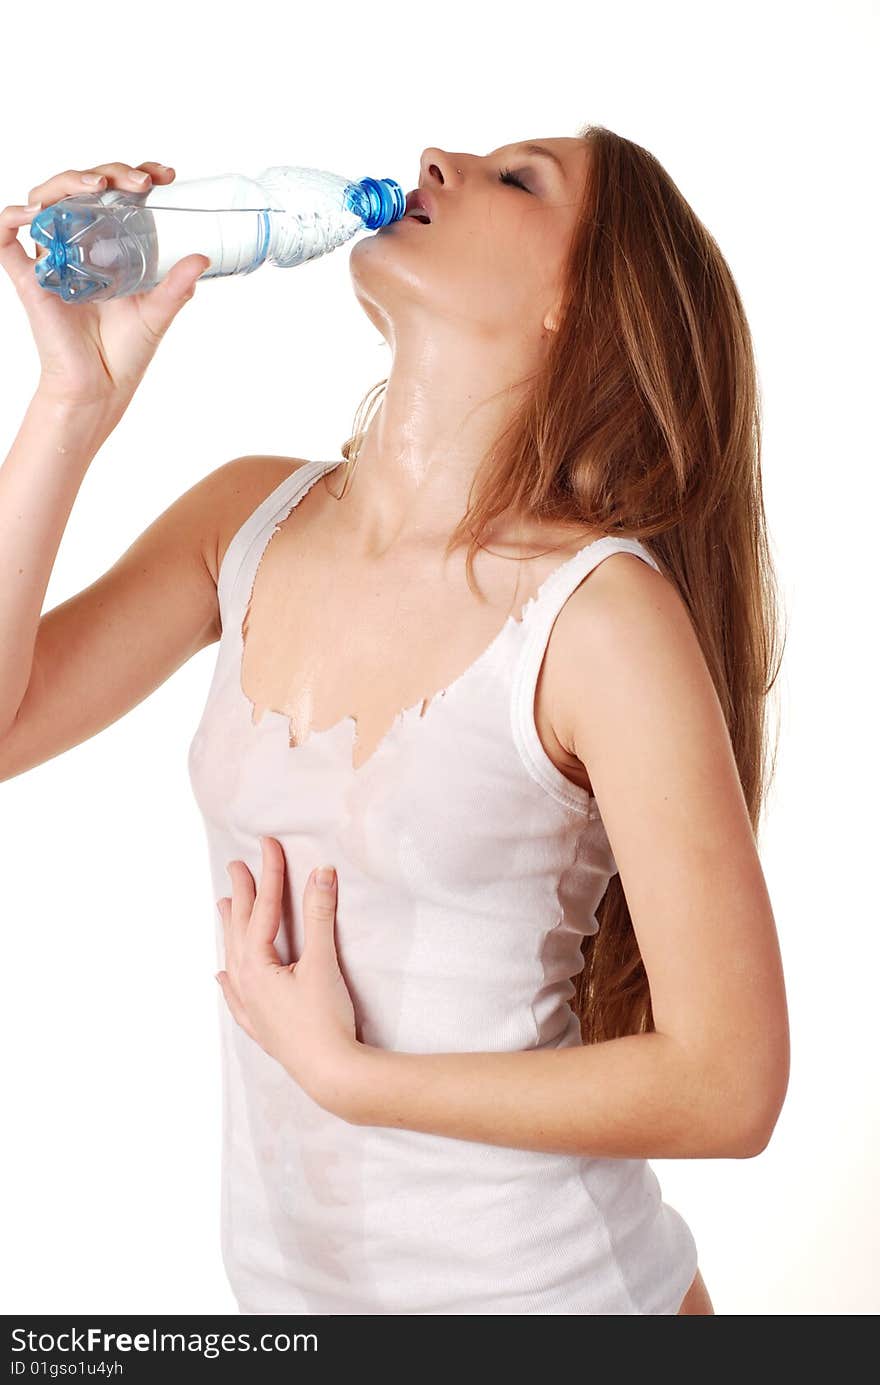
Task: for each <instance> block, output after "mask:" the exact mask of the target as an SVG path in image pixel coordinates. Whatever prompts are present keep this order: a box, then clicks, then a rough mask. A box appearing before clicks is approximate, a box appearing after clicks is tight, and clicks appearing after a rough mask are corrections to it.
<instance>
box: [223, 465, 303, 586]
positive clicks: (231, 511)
mask: <svg viewBox="0 0 880 1385" xmlns="http://www.w3.org/2000/svg"><path fill="white" fill-rule="evenodd" d="M307 461H308V458H305V457H280V456H278V457H276V456H269V455H264V454H259V453H254V454H251V455H248V456H244V457H234V458H233V459H232V461H230V462H226V463H224V465H223V466H219V467H217V469H216V471H213V472H211V474H210V477H209V478H207V483H208V485H209V487H210V490H211V493H212V503H211V505H210V507H209V510H210V521H209V523H210V533H208V534H206V536H205V562H206V564H207V566H208V568H209V570H210V572H211V576H212V577H213V579H214V582H215V584H216V582H217V576H218V573H219V572H220V566H221V564H222V562H223V557H224V554H225V553H226V550H227V548H228V547H229V544H230V542H231V541H232V538H233V536H234V535H235V534H236V533H237V532H238V530H239V529H240V528H241V526H242V525H243V524H244V522H245V520H246V519H247V518H248V516H249V515H251V514H253V512H254V510H256V509H257V507H258V506H259V505H261V504H262V503H263V501H264V500H265V499H266V497H267V496H268V495H271V494H272V491H273V490H275V489H276V487H278V486H280V485H281V483H282V481H285V480H286V479H287V477H288V476H289V475H290V474H291V472H292V471H295V470H296V469H297V468H298V467H301V466H305V465H306V464H307Z"/></svg>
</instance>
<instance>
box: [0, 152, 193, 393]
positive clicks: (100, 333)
mask: <svg viewBox="0 0 880 1385" xmlns="http://www.w3.org/2000/svg"><path fill="white" fill-rule="evenodd" d="M139 174H140V175H143V174H146V175H147V176H146V177H145V178H144V177H143V176H140V177H139V176H138V175H139ZM173 179H174V170H173V169H172V168H166V167H165V166H164V165H163V164H160V163H153V162H145V163H144V164H142V165H139V166H138V167H137V168H135V167H133V166H132V165H130V164H124V163H106V164H97V165H96V166H95V167H94V168H92V169H67V170H66V172H64V173H58V174H56V175H55V176H54V177H52V178H49V179H47V180H46V182H44V183H40V184H38V185H37V186H36V187H34V188H32V189H31V191H30V193H29V194H28V202H27V204H25V205H21V206H8V207H4V209H3V210H2V211H0V266H2V268H3V269H5V271H6V273H7V274H8V275H9V277H10V279H11V280H12V282H13V285H14V286H15V290H16V292H17V294H18V296H19V298H20V299H21V301H22V303H23V304H24V309H25V312H26V313H27V315H28V320H29V322H30V326H31V331H32V333H33V336H34V340H35V341H36V344H37V351H38V353H39V357H40V366H41V374H40V383H39V388H38V393H39V394H40V395H41V396H45V397H47V398H50V399H52V400H56V401H58V402H63V403H65V404H71V405H79V404H88V405H96V404H97V405H101V406H106V408H107V410H108V413H110V414H112V415H114V416H116V417H117V418H118V417H119V416H120V415H121V413H122V412H123V411H124V410H125V408H126V407H127V406H128V404H129V402H130V400H131V397H132V395H133V394H134V392H135V390H136V389H137V387H138V385H139V384H140V382H141V380H142V379H143V376H144V374H145V372H146V369H147V366H148V365H149V363H150V361H151V360H152V358H153V356H154V355H155V352H156V349H157V347H158V345H159V342H160V341H161V340H162V338H163V336H164V335H165V332H166V331H167V329H168V327H169V326H170V325H171V323H172V322H173V320H174V318H175V317H176V316H177V313H178V312H179V311H180V309H181V308H182V307H183V305H184V303H186V302H188V301H189V299H190V298H192V296H193V294H194V293H195V286H196V282H197V280H198V278H199V276H200V275H201V274H202V273H204V271H205V270H206V269H207V268H208V267H209V266H210V263H211V261H210V260H209V258H208V257H207V256H206V255H200V254H192V255H186V256H184V258H183V259H181V260H178V261H177V263H176V264H175V265H173V266H172V268H171V269H170V270H169V271H168V273H167V274H166V275H165V277H164V278H163V279H162V281H161V282H160V283H159V284H157V285H156V287H155V288H153V289H151V290H150V291H149V292H147V293H135V294H130V295H128V296H126V297H122V298H112V299H108V300H106V301H104V302H97V303H88V302H83V303H77V304H75V305H72V304H66V303H63V302H61V301H60V299H59V298H58V297H57V296H56V295H55V294H53V293H47V292H46V290H45V289H44V288H42V287H41V286H40V284H39V282H38V280H37V277H36V275H35V273H34V264H35V260H34V259H33V258H32V257H31V256H30V255H28V254H27V252H26V251H25V249H24V247H23V246H22V245H21V244H20V242H19V241H18V239H17V233H18V232H19V230H20V229H21V227H22V226H25V225H29V224H30V222H31V221H32V220H33V218H34V217H35V216H36V214H37V212H38V210H39V209H40V207H47V206H50V205H51V204H52V203H53V202H58V201H60V200H61V199H62V198H63V197H69V196H72V195H73V194H75V193H79V194H80V195H82V193H83V192H94V193H99V192H105V191H107V189H108V188H118V189H120V190H122V191H123V192H131V193H142V192H145V191H148V190H149V189H150V188H151V187H153V186H156V185H160V184H167V183H170V182H172V181H173Z"/></svg>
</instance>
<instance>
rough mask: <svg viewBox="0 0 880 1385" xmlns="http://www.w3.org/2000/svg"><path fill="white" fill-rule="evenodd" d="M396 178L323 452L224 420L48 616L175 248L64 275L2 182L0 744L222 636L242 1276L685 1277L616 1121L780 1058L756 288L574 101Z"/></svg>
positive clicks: (226, 934)
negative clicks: (368, 345) (247, 438)
mask: <svg viewBox="0 0 880 1385" xmlns="http://www.w3.org/2000/svg"><path fill="white" fill-rule="evenodd" d="M145 170H146V171H147V172H148V173H150V174H151V175H152V177H153V180H154V181H155V182H164V181H168V180H170V178H171V177H172V176H173V171H171V170H165V169H163V168H162V167H161V166H160V165H157V164H149V165H145ZM93 172H94V173H95V174H97V175H99V176H102V177H103V180H104V182H105V184H106V185H114V186H131V183H130V181H129V180H130V178H131V176H132V170H131V169H130V168H129V167H128V166H126V165H121V164H107V165H101V166H100V167H98V168H96V169H95V170H93ZM78 185H79V184H78V175H75V174H74V173H72V172H68V173H65V174H62V175H59V177H58V178H55V179H52V180H50V181H49V182H48V183H47V184H44V185H41V186H40V187H38V188H35V189H34V190H32V192H31V195H30V199H29V200H30V201H31V202H34V201H40V202H42V203H44V204H45V203H46V202H48V201H50V200H55V199H57V197H59V196H62V195H64V194H65V193H66V192H68V191H72V190H73V189H74V188H75V187H76V186H78ZM408 205H409V209H410V213H411V215H408V216H407V217H406V218H405V219H403V220H401V221H399V222H397V223H394V224H392V225H391V226H388V227H386V228H385V229H384V230H382V231H381V232H379V233H377V234H376V235H374V236H371V237H367V238H363V239H361V240H360V241H358V242H357V243H356V244H355V245H354V246H353V248H352V252H351V258H350V267H351V272H352V278H353V282H354V286H355V291H356V294H357V297H358V300H359V301H360V303H361V305H362V307H363V308H364V310H365V312H366V313H367V314H368V316H369V317H370V319H371V321H372V322H374V323H375V325H376V326H377V327H378V329H379V330H380V331H381V332H382V334H383V336H384V337H385V339H386V340H387V342H388V344H389V345H390V346H391V348H392V366H391V370H390V373H389V376H388V379H387V381H385V382H384V385H385V388H384V393H383V394H382V396H381V401H380V402H381V407H380V408H379V409H377V410H374V411H373V412H372V414H371V415H369V416H368V411H367V408H366V406H367V405H368V403H369V400H370V396H368V397H367V400H365V401H364V406H362V409H361V410H360V411H359V415H358V418H357V420H356V426H355V431H354V434H353V436H352V437H351V438H349V439H348V442H347V443H346V444H345V446H344V447H343V460H344V465H343V462H342V461H339V460H336V461H331V462H316V461H306V460H303V459H298V458H297V459H292V458H279V457H274V458H273V457H243V458H237V459H235V460H234V461H233V462H230V463H228V464H227V465H226V466H224V467H221V468H219V469H218V470H217V471H215V472H214V473H212V475H211V476H209V477H207V478H206V479H205V480H204V481H202V482H200V483H199V484H198V485H197V486H195V487H193V488H192V490H190V491H189V492H187V494H186V495H184V496H182V497H181V498H180V499H179V500H178V501H177V502H176V503H175V504H174V505H173V506H171V507H170V509H169V510H168V511H166V512H165V514H164V515H162V516H160V517H159V519H157V520H156V521H155V523H154V524H153V525H152V526H151V527H150V528H149V529H148V530H147V531H146V532H145V533H144V534H143V535H142V536H141V538H140V539H139V540H138V541H137V543H136V544H134V545H133V546H132V548H131V549H130V550H129V551H128V553H127V554H125V555H123V557H122V558H121V559H120V561H119V562H118V563H117V564H116V566H115V567H114V568H113V569H111V570H110V572H108V573H107V574H106V575H105V576H104V577H103V578H102V579H101V580H100V581H99V582H97V583H95V584H94V586H93V587H91V588H88V589H87V590H86V591H84V592H83V593H81V594H80V595H79V596H77V597H76V598H74V599H73V600H72V601H69V602H67V603H65V604H64V605H63V606H61V607H58V608H57V609H56V610H55V611H51V612H49V613H48V614H47V615H45V616H43V617H42V619H40V610H41V606H42V600H43V597H44V594H45V589H46V583H47V581H48V577H49V573H50V571H51V566H52V562H53V561H54V556H55V551H56V548H57V544H58V541H59V540H60V536H61V533H62V532H63V528H64V524H65V522H66V520H67V516H68V514H69V510H70V506H71V505H72V501H73V497H74V495H75V493H76V488H77V485H78V483H79V480H80V479H81V477H82V474H83V471H84V468H85V467H86V466H87V465H88V462H89V461H90V460H91V457H92V456H94V455H95V452H96V451H97V450H98V448H99V447H100V445H101V442H102V441H103V440H104V438H105V437H106V436H107V435H108V434H109V432H110V431H112V428H113V427H114V426H115V423H116V421H118V418H119V417H120V416H121V414H122V412H123V411H124V409H125V407H126V405H127V402H128V400H129V399H130V397H131V394H132V393H133V391H134V389H135V388H136V387H137V383H138V381H139V379H140V378H141V376H142V374H143V371H144V370H145V368H146V365H147V364H148V361H149V359H150V358H151V355H152V353H153V352H154V351H155V347H156V345H157V344H158V341H159V340H160V339H161V336H162V335H163V333H164V331H165V330H167V326H168V325H169V323H170V321H171V320H172V318H173V316H174V314H175V313H176V311H178V310H179V308H180V306H181V305H182V303H183V302H184V301H186V300H187V299H188V298H189V297H191V296H192V293H193V291H194V286H195V279H196V277H197V272H200V271H201V270H202V269H203V268H204V267H205V265H204V257H199V256H189V257H187V259H186V260H183V261H180V262H179V263H178V265H176V266H175V267H174V269H173V270H172V271H171V273H170V274H169V276H168V278H167V279H166V281H165V282H164V283H163V284H160V285H158V286H157V287H156V288H155V289H154V290H153V291H152V292H151V293H149V294H147V295H142V296H139V297H138V298H135V299H130V300H117V301H115V302H110V303H108V304H106V305H98V306H96V307H95V308H86V309H84V310H83V311H81V312H80V313H77V314H72V313H69V312H68V311H67V310H66V309H65V308H64V307H63V306H62V305H58V304H57V303H56V302H55V301H54V300H53V299H52V297H51V296H50V295H46V294H42V296H41V293H40V291H39V290H38V289H35V286H34V281H33V267H32V262H31V261H30V259H29V257H28V256H27V255H26V254H25V252H24V250H23V249H22V248H21V247H20V246H19V245H18V244H17V242H16V241H15V239H14V236H15V228H16V227H17V226H20V225H21V224H22V222H23V221H24V220H26V219H27V217H28V215H33V212H32V210H30V209H23V208H14V207H13V208H8V209H7V210H6V211H5V212H4V213H3V215H2V227H3V231H2V244H0V256H2V263H3V265H4V267H5V268H6V269H7V271H8V272H9V273H10V275H11V276H12V278H13V281H14V283H15V286H16V288H17V290H18V292H19V294H20V296H21V298H22V300H23V302H24V304H25V308H26V310H27V312H28V315H29V318H30V321H31V324H32V326H33V327H34V329H35V335H36V338H37V342H38V347H39V349H40V353H41V361H42V374H41V380H40V387H39V389H38V391H37V393H36V395H35V398H34V400H33V401H32V403H31V406H30V408H29V410H28V414H27V416H26V419H25V422H24V424H23V426H22V430H21V431H20V433H19V435H18V437H17V439H16V441H15V444H14V446H13V449H12V452H11V453H10V456H9V458H8V459H7V461H6V463H5V465H4V467H3V469H2V471H0V516H2V523H3V525H4V526H5V528H4V530H3V534H2V539H3V543H2V549H3V551H4V552H5V553H7V554H8V555H9V556H8V558H7V563H8V564H9V568H10V571H12V572H17V571H18V570H19V569H21V570H22V574H21V576H20V577H19V578H18V579H17V581H16V582H15V583H12V582H9V583H6V584H3V585H4V594H3V597H2V600H3V602H4V603H5V604H4V606H3V614H2V620H3V636H4V638H3V640H2V647H3V649H4V651H7V653H5V654H4V658H5V659H6V660H7V663H6V666H5V668H4V671H3V672H4V676H3V680H2V683H3V697H4V699H5V703H4V706H3V708H2V713H3V715H2V719H0V725H4V726H5V727H6V728H7V730H6V733H5V735H4V736H3V738H2V742H0V745H2V768H3V772H4V775H5V777H9V776H10V775H13V774H18V773H21V772H23V771H24V770H25V769H27V768H30V767H31V766H32V765H35V764H38V763H40V762H41V761H43V760H45V759H47V758H49V757H50V756H52V755H55V754H58V753H59V752H60V751H61V750H63V749H66V748H67V747H69V746H71V745H73V744H76V743H78V742H80V741H81V740H83V739H85V737H86V736H89V735H93V734H95V733H96V732H97V731H99V730H100V729H102V728H103V727H104V726H106V725H108V724H109V723H110V722H112V721H113V720H115V719H116V718H117V717H118V716H120V715H122V714H123V712H124V711H126V710H127V709H128V708H129V707H131V706H134V705H135V704H136V703H137V702H139V701H140V700H141V699H142V698H143V697H144V696H145V695H146V694H147V693H148V692H149V691H151V690H152V689H153V688H155V687H156V686H157V685H158V684H159V683H160V682H161V681H162V680H163V679H164V678H166V677H167V676H168V675H169V674H170V673H171V672H172V671H173V669H175V668H177V667H178V666H179V665H180V664H181V663H182V662H183V660H184V659H185V658H187V657H188V656H189V655H191V654H193V653H195V652H196V651H197V650H199V649H201V648H203V647H204V646H205V645H206V644H208V643H210V642H211V641H213V640H218V639H219V641H220V647H219V651H218V657H217V662H216V666H215V670H214V676H213V679H212V683H211V687H210V689H209V692H208V696H207V702H206V706H205V709H204V713H203V716H202V718H201V721H200V723H199V726H198V727H197V729H196V732H195V736H194V738H193V741H192V744H191V747H190V756H189V766H190V773H191V778H192V784H193V789H194V792H195V794H196V798H197V800H198V803H199V806H200V808H201V810H202V812H203V814H204V818H205V824H206V830H207V837H208V846H209V854H210V861H211V870H212V879H213V884H214V893H215V898H216V900H217V904H218V911H219V919H218V921H217V924H216V928H217V948H218V950H217V955H218V959H219V962H220V968H221V970H220V971H219V972H218V981H219V982H220V984H221V986H222V991H223V1001H224V1002H225V1003H224V1004H223V1005H222V1008H221V1020H222V1039H223V1071H224V1131H223V1133H224V1180H223V1199H222V1201H223V1206H222V1215H223V1256H224V1263H225V1266H226V1269H227V1273H228V1275H229V1279H230V1283H231V1285H232V1288H233V1291H234V1293H235V1296H236V1300H237V1303H238V1306H239V1308H240V1310H241V1311H242V1312H243V1313H260V1314H262V1313H273V1312H274V1313H278V1312H281V1313H296V1312H307V1313H320V1314H363V1313H369V1314H402V1313H403V1314H413V1313H415V1314H512V1313H515V1314H529V1313H532V1314H548V1313H560V1314H561V1313H565V1314H568V1313H571V1314H604V1313H609V1314H617V1313H622V1314H652V1313H657V1314H672V1313H698V1314H700V1313H703V1314H709V1313H712V1312H713V1311H714V1310H713V1307H712V1304H711V1301H710V1299H709V1296H708V1294H707V1292H706V1288H705V1285H704V1284H703V1281H702V1277H701V1275H700V1273H699V1271H698V1269H697V1249H696V1243H695V1240H694V1237H693V1235H692V1234H691V1231H690V1229H689V1227H688V1226H687V1225H686V1223H685V1222H684V1221H683V1219H682V1218H681V1217H680V1216H679V1215H678V1213H677V1212H675V1211H674V1209H673V1208H671V1207H670V1206H668V1204H666V1203H665V1202H663V1200H662V1198H661V1195H660V1188H659V1183H658V1181H657V1178H656V1176H655V1175H654V1173H653V1171H652V1169H651V1167H650V1164H649V1163H648V1162H647V1161H648V1160H649V1159H650V1158H663V1157H674V1158H688V1157H694V1158H698V1157H750V1156H753V1155H755V1154H757V1153H759V1152H760V1151H761V1150H762V1149H763V1148H764V1147H765V1146H766V1144H767V1141H768V1140H769V1138H770V1135H771V1132H772V1130H773V1128H774V1125H775V1122H776V1119H777V1117H778V1114H779V1110H780V1108H781V1105H782V1102H783V1099H784V1094H785V1089H786V1085H787V1078H788V1026H787V1015H786V1003H785V993H784V985H783V977H782V970H781V963H780V958H779V950H778V943H777V939H776V931H775V925H774V920H773V914H772V909H771V907H770V902H769V899H768V897H767V891H766V886H765V882H764V878H763V874H762V871H761V867H760V862H759V859H758V855H757V850H756V842H755V830H756V825H757V818H758V814H759V809H760V805H761V800H762V795H763V793H764V791H765V788H766V773H765V765H764V758H763V756H764V749H765V739H766V738H765V698H766V694H767V692H768V691H769V688H770V686H771V685H772V681H773V674H772V670H771V665H772V662H773V658H774V655H775V653H776V643H775V641H776V637H777V627H776V617H775V603H774V587H773V580H772V577H773V574H772V567H771V564H770V561H769V556H768V548H767V539H766V531H765V525H764V517H763V509H762V503H761V490H760V472H759V453H760V448H759V427H758V423H759V420H758V408H757V384H756V379H755V369H754V363H753V360H752V355H751V348H750V340H749V333H748V328H747V324H746V320H745V317H744V314H743V310H742V307H741V304H740V301H739V297H738V295H737V292H736V288H735V286H734V283H733V280H732V277H731V275H730V272H729V270H728V268H727V266H726V264H725V262H724V260H723V258H722V256H721V255H720V253H719V251H718V249H717V247H716V246H715V243H714V241H713V240H712V239H711V237H710V236H709V235H708V233H707V232H706V230H705V229H704V228H703V227H702V225H701V224H700V222H699V220H698V219H697V218H696V216H695V215H694V213H693V212H692V211H691V210H690V208H689V207H688V206H687V204H686V203H685V202H684V199H683V198H682V197H681V194H680V193H679V192H678V190H677V189H676V188H675V186H674V184H673V183H672V181H671V179H670V178H669V176H668V175H667V174H666V173H665V172H664V170H663V169H662V168H661V167H660V166H659V164H658V163H657V161H656V160H655V159H654V158H653V157H652V156H651V155H650V154H648V153H647V152H646V151H645V150H643V149H641V148H640V147H639V146H637V145H635V144H633V143H631V142H630V141H627V140H625V139H622V138H620V137H619V136H617V135H615V134H613V133H612V132H610V131H608V130H605V129H603V128H601V127H587V128H586V129H584V130H583V131H581V132H580V134H579V135H578V136H576V137H573V138H556V139H549V140H542V141H541V142H540V144H539V145H534V144H531V143H516V144H512V145H509V146H504V147H503V148H501V149H498V150H496V151H494V152H493V153H491V154H488V155H485V156H479V155H470V154H457V155H451V154H448V153H446V152H445V151H443V150H440V149H434V148H431V149H427V150H425V151H424V153H423V155H422V160H421V175H420V179H419V186H418V189H416V190H414V193H413V194H410V197H409V199H408ZM44 300H46V301H44ZM374 402H377V401H375V400H374ZM61 453H63V460H60V459H59V454H61ZM270 540H271V542H270ZM463 550H464V557H465V561H464V562H462V552H463ZM13 564H15V566H12V565H13ZM587 579H589V580H587ZM171 591H173V592H174V601H173V602H169V599H168V597H169V592H171ZM120 630H122V631H128V632H134V631H136V632H137V640H135V639H134V638H127V639H122V640H119V639H118V634H119V631H120ZM600 807H601V812H600ZM322 864H324V865H329V866H331V867H335V877H334V873H333V872H332V871H331V872H330V876H331V879H330V884H329V887H326V888H324V887H322V886H321V885H319V883H318V881H317V879H316V871H315V870H313V868H316V867H318V866H319V865H322Z"/></svg>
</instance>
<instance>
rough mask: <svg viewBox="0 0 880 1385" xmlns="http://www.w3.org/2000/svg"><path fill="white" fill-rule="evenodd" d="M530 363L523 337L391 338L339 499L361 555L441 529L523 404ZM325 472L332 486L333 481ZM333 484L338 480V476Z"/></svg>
mask: <svg viewBox="0 0 880 1385" xmlns="http://www.w3.org/2000/svg"><path fill="white" fill-rule="evenodd" d="M533 368H534V366H533V364H532V363H530V362H528V361H526V362H524V360H523V352H522V346H521V344H518V349H517V351H516V352H514V351H513V350H511V351H510V352H509V353H508V354H507V355H506V356H505V354H504V351H503V347H501V348H499V345H498V343H496V342H493V343H488V344H486V345H485V346H484V347H483V348H481V349H479V350H474V349H470V350H462V349H460V343H458V347H456V344H454V343H452V342H447V343H446V345H445V346H444V344H443V343H442V342H441V341H439V340H438V338H437V337H436V335H435V336H433V337H432V338H431V340H430V341H427V342H426V341H425V339H424V336H422V337H421V338H420V339H419V341H418V343H415V342H413V343H412V344H409V343H408V342H407V340H406V339H405V338H404V339H403V340H400V339H399V340H397V341H396V342H395V352H394V360H393V364H392V368H391V372H390V374H389V377H388V383H387V385H386V387H385V392H384V394H383V396H382V399H381V403H380V405H379V407H378V409H377V411H376V413H375V415H374V416H373V418H372V420H371V422H370V425H369V428H368V430H367V433H366V436H365V437H364V440H363V444H362V446H361V450H360V454H359V457H358V461H357V465H356V467H355V469H354V474H353V476H352V480H351V486H350V489H349V490H348V491H347V493H346V496H345V499H344V500H343V502H342V503H343V505H345V506H346V507H347V509H348V515H347V522H348V523H349V524H350V526H351V527H350V529H349V541H350V544H352V545H353V546H354V547H355V549H356V550H357V551H359V552H360V553H362V554H363V555H364V556H367V557H377V556H380V555H381V554H383V553H384V552H386V551H387V550H388V549H390V548H391V547H393V546H395V545H398V544H401V543H402V544H404V545H405V544H406V543H407V542H410V541H411V542H416V543H425V542H428V541H431V540H432V539H433V540H443V539H445V538H447V537H448V536H449V534H450V533H451V532H452V530H453V529H454V528H455V526H456V524H458V522H459V520H460V519H461V517H462V515H463V514H464V513H465V511H466V509H467V503H468V494H469V491H470V487H471V484H472V482H473V479H474V476H475V474H476V472H477V469H478V467H479V465H480V463H481V462H482V460H483V458H484V457H485V456H486V455H487V453H488V451H489V449H490V447H491V446H492V444H493V442H494V441H495V439H496V437H497V435H498V433H499V431H500V430H501V429H502V428H503V427H504V425H505V423H506V422H507V421H508V420H509V419H510V417H511V416H512V414H513V411H514V409H515V408H516V407H517V406H518V405H519V404H520V403H521V401H522V398H523V390H524V389H526V388H528V383H529V382H528V375H529V372H530V370H531V369H533ZM329 479H330V487H331V488H332V489H334V490H337V489H338V487H337V486H336V485H335V483H334V482H333V479H332V477H331V478H329ZM340 484H341V483H340Z"/></svg>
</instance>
